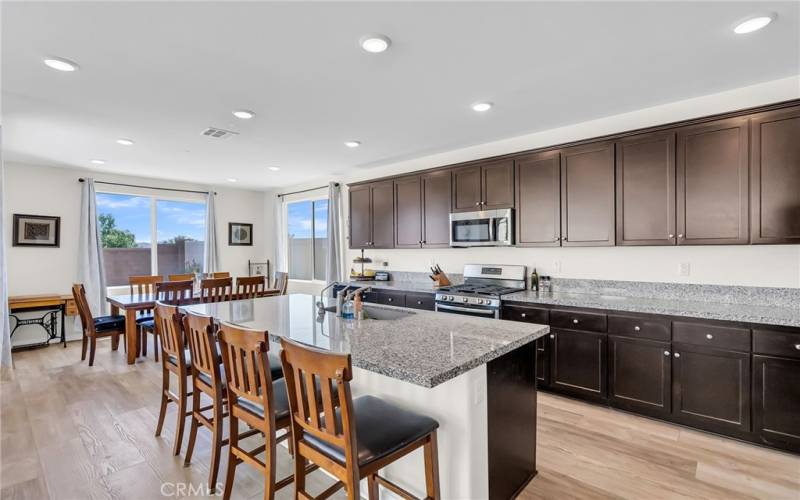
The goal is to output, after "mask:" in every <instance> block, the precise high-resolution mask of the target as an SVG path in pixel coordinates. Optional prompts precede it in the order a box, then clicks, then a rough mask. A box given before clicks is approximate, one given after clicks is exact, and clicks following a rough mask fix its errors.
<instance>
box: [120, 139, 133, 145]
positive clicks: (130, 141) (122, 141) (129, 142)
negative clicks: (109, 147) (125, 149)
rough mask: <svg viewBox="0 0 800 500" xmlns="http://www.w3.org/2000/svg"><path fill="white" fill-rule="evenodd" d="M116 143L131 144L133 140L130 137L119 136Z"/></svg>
mask: <svg viewBox="0 0 800 500" xmlns="http://www.w3.org/2000/svg"><path fill="white" fill-rule="evenodd" d="M117 144H122V145H123V146H133V141H132V140H130V139H125V138H124V137H120V138H119V139H117Z"/></svg>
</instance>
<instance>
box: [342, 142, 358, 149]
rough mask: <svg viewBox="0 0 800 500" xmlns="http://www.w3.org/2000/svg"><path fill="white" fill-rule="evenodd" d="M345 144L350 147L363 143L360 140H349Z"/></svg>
mask: <svg viewBox="0 0 800 500" xmlns="http://www.w3.org/2000/svg"><path fill="white" fill-rule="evenodd" d="M344 145H345V146H347V147H348V148H357V147H359V146H360V145H361V143H360V142H359V141H347V142H345V143H344Z"/></svg>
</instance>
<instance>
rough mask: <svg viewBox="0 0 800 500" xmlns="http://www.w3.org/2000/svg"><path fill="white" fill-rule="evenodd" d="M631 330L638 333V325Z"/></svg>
mask: <svg viewBox="0 0 800 500" xmlns="http://www.w3.org/2000/svg"><path fill="white" fill-rule="evenodd" d="M633 330H634V331H636V332H638V331H639V330H641V328H640V327H639V325H636V326H634V327H633Z"/></svg>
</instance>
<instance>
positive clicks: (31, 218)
mask: <svg viewBox="0 0 800 500" xmlns="http://www.w3.org/2000/svg"><path fill="white" fill-rule="evenodd" d="M60 244H61V217H55V216H49V215H25V214H14V237H13V239H12V245H13V246H15V247H58V246H59V245H60Z"/></svg>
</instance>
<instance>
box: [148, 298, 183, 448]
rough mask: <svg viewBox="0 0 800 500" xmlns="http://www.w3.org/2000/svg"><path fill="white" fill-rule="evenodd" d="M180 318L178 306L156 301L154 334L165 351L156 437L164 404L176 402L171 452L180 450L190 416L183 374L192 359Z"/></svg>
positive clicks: (165, 410) (161, 421) (165, 405)
mask: <svg viewBox="0 0 800 500" xmlns="http://www.w3.org/2000/svg"><path fill="white" fill-rule="evenodd" d="M182 320H183V319H182V315H181V313H180V312H178V307H177V306H173V305H169V304H165V303H163V302H156V307H155V331H156V335H157V336H158V337H160V338H161V346H162V349H163V351H164V353H163V356H162V358H161V409H160V411H159V413H158V425H157V426H156V436H160V435H161V429H162V428H163V427H164V417H165V416H166V415H167V404H169V403H175V404H177V405H178V415H177V418H178V421H177V423H176V425H175V443H174V445H173V447H172V453H173V455H178V454H179V453H180V451H181V444H182V442H183V429H184V424H185V422H186V417H188V416H190V415H191V412H190V411H187V409H186V406H187V403H188V398H189V395H190V394H191V393H190V392H189V390H188V387H187V385H188V384H187V380H186V377H188V376H189V370H190V363H191V360H190V357H189V351H188V350H186V349H185V346H184V343H183V333H182V331H181V330H182ZM170 373H174V374H175V377H176V378H177V383H178V391H177V392H172V390H171V389H170V383H169V382H170V381H169V379H170V377H169V374H170Z"/></svg>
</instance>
